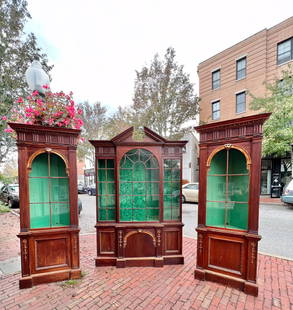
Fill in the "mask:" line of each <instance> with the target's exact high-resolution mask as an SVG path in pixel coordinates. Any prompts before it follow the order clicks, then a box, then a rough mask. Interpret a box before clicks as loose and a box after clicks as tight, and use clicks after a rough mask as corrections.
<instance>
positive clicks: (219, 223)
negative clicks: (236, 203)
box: [206, 202, 225, 227]
mask: <svg viewBox="0 0 293 310" xmlns="http://www.w3.org/2000/svg"><path fill="white" fill-rule="evenodd" d="M206 225H207V226H216V227H225V203H223V202H207V203H206Z"/></svg>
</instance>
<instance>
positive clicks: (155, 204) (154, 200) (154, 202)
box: [146, 196, 160, 209]
mask: <svg viewBox="0 0 293 310" xmlns="http://www.w3.org/2000/svg"><path fill="white" fill-rule="evenodd" d="M146 205H147V208H157V209H159V207H160V201H159V196H146Z"/></svg>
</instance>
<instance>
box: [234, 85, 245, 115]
mask: <svg viewBox="0 0 293 310" xmlns="http://www.w3.org/2000/svg"><path fill="white" fill-rule="evenodd" d="M243 94H244V110H243V111H238V106H239V105H240V104H242V102H240V103H239V102H238V100H237V99H238V98H239V96H240V95H243ZM235 97H236V114H240V113H245V112H246V90H244V91H241V92H239V93H236V94H235Z"/></svg>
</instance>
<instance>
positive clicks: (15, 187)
mask: <svg viewBox="0 0 293 310" xmlns="http://www.w3.org/2000/svg"><path fill="white" fill-rule="evenodd" d="M9 189H10V190H11V191H12V192H14V193H18V192H19V187H18V185H12V186H11V185H10V186H9Z"/></svg>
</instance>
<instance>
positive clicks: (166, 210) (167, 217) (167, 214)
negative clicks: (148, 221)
mask: <svg viewBox="0 0 293 310" xmlns="http://www.w3.org/2000/svg"><path fill="white" fill-rule="evenodd" d="M171 219H172V217H171V207H167V206H165V204H164V220H165V221H168V220H171Z"/></svg>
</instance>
